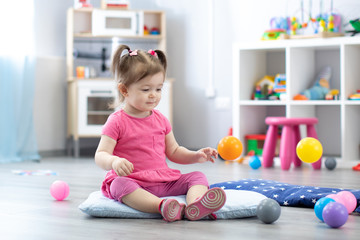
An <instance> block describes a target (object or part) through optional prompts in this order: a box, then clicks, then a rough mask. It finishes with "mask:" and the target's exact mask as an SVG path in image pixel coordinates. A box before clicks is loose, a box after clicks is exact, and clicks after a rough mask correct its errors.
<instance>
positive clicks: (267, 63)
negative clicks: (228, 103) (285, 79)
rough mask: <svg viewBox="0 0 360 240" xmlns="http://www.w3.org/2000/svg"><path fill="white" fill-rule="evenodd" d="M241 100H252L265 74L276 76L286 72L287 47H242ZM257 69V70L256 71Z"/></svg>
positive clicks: (240, 63) (240, 59) (240, 66)
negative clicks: (251, 48) (257, 85)
mask: <svg viewBox="0 0 360 240" xmlns="http://www.w3.org/2000/svg"><path fill="white" fill-rule="evenodd" d="M239 68H240V72H239V80H240V81H241V85H239V91H240V93H239V97H240V98H239V100H250V99H251V95H252V94H253V93H254V92H255V85H256V83H257V82H258V81H260V80H261V79H262V78H263V77H264V76H265V75H271V76H275V75H276V74H278V73H286V72H285V48H279V49H256V50H249V49H242V50H240V58H239ZM254 69H256V71H254Z"/></svg>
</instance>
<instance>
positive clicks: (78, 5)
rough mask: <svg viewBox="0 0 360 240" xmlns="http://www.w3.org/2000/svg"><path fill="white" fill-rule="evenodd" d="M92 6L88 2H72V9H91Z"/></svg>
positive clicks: (87, 0) (81, 0)
mask: <svg viewBox="0 0 360 240" xmlns="http://www.w3.org/2000/svg"><path fill="white" fill-rule="evenodd" d="M92 7H93V6H92V5H91V3H89V0H74V8H75V9H78V8H92Z"/></svg>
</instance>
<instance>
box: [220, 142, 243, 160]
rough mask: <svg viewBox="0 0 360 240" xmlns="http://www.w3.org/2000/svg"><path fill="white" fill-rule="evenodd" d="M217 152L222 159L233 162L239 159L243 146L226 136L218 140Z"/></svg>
mask: <svg viewBox="0 0 360 240" xmlns="http://www.w3.org/2000/svg"><path fill="white" fill-rule="evenodd" d="M217 150H218V153H219V154H220V156H221V157H222V158H223V159H225V160H235V159H237V158H239V157H240V155H241V153H242V150H243V145H242V143H241V141H240V140H239V139H238V138H236V137H233V136H226V137H224V138H222V139H221V140H220V142H219V144H218V147H217Z"/></svg>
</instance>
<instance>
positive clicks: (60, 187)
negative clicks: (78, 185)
mask: <svg viewBox="0 0 360 240" xmlns="http://www.w3.org/2000/svg"><path fill="white" fill-rule="evenodd" d="M69 190H70V189H69V185H68V184H67V183H66V182H64V181H55V182H53V183H52V184H51V187H50V193H51V196H53V197H54V198H55V199H56V200H58V201H62V200H64V199H65V198H67V197H68V196H69Z"/></svg>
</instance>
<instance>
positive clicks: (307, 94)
mask: <svg viewBox="0 0 360 240" xmlns="http://www.w3.org/2000/svg"><path fill="white" fill-rule="evenodd" d="M330 78H331V68H330V67H328V66H327V67H324V68H323V69H322V70H321V72H320V73H319V74H318V75H317V77H316V79H315V83H314V85H313V86H312V87H311V88H309V89H306V90H305V91H303V92H301V93H300V94H298V95H296V96H295V97H294V100H324V99H325V96H326V94H328V92H329V91H330V89H329V88H330V86H329V82H330Z"/></svg>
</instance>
